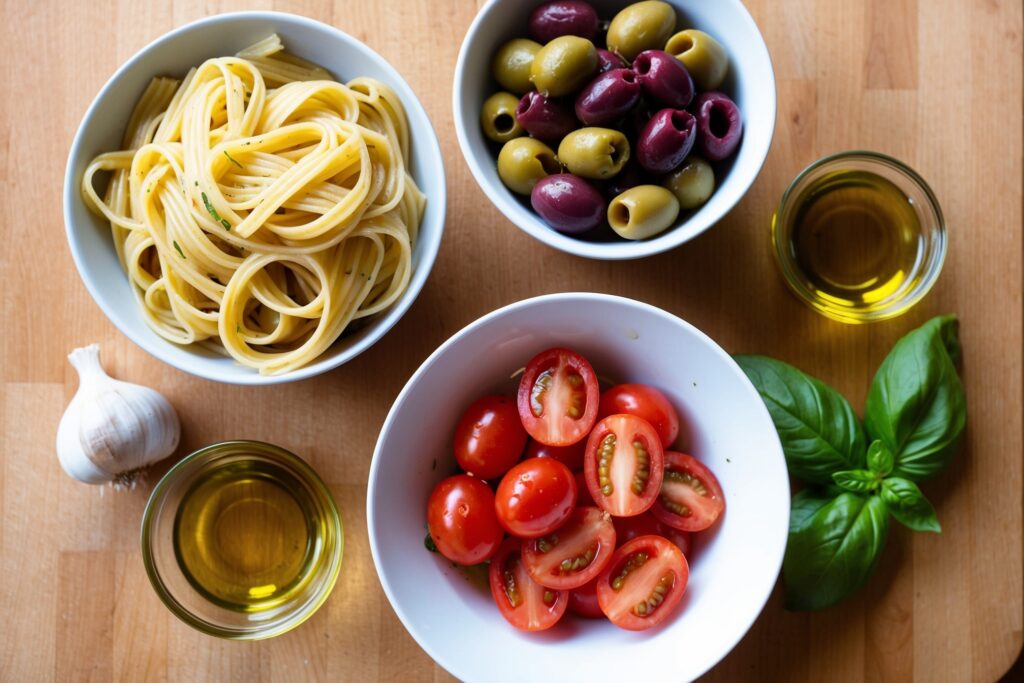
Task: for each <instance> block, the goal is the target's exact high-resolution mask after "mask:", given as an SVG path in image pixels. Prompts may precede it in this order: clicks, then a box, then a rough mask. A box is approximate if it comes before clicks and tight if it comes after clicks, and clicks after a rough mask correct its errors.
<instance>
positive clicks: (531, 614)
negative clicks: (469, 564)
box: [487, 538, 569, 631]
mask: <svg viewBox="0 0 1024 683" xmlns="http://www.w3.org/2000/svg"><path fill="white" fill-rule="evenodd" d="M521 544H522V541H520V540H519V539H516V538H508V539H506V540H505V542H504V543H503V544H502V545H501V549H500V550H498V554H497V555H495V556H494V558H493V559H492V560H491V564H490V567H488V569H487V576H488V579H489V580H490V584H491V596H492V597H493V598H494V602H495V604H497V605H498V609H499V610H501V616H503V617H505V619H506V621H508V623H510V624H512V625H513V626H515V627H516V628H518V629H521V630H523V631H543V630H544V629H546V628H551V627H552V626H554V625H555V624H556V623H558V620H559V619H561V618H562V615H563V614H565V608H566V607H567V606H568V604H569V593H568V592H567V591H560V590H554V589H551V588H545V587H544V586H542V585H540V584H539V583H536V582H535V581H534V580H533V579H531V578H530V574H529V573H528V572H527V571H526V567H525V566H523V561H522V557H521V551H520V546H521Z"/></svg>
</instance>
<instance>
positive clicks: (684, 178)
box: [662, 154, 715, 209]
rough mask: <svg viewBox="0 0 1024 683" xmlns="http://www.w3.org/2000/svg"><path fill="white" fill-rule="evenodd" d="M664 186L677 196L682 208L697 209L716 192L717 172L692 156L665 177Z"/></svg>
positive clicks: (694, 155) (709, 165)
mask: <svg viewBox="0 0 1024 683" xmlns="http://www.w3.org/2000/svg"><path fill="white" fill-rule="evenodd" d="M662 185H664V186H665V187H667V188H668V189H669V190H671V191H672V194H674V195H675V196H676V199H678V200H679V206H680V208H683V209H696V208H697V207H698V206H701V205H702V204H703V203H704V202H706V201H707V200H708V198H709V197H711V194H712V193H713V192H714V191H715V172H714V171H712V170H711V164H709V163H708V162H706V161H704V160H703V159H702V158H700V157H699V156H697V155H696V154H691V155H690V156H688V157H687V158H686V161H685V162H684V163H683V165H682V166H680V167H679V168H678V169H677V170H675V171H672V172H671V173H669V174H668V175H667V176H665V180H664V181H663V182H662Z"/></svg>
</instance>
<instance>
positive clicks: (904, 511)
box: [882, 477, 942, 534]
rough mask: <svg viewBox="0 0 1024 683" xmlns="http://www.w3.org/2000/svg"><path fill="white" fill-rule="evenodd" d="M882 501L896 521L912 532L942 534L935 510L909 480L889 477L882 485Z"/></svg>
mask: <svg viewBox="0 0 1024 683" xmlns="http://www.w3.org/2000/svg"><path fill="white" fill-rule="evenodd" d="M882 500H884V501H885V502H886V504H887V505H888V506H889V512H891V513H892V516H893V517H895V518H896V521H897V522H899V523H900V524H902V525H903V526H905V527H908V528H910V529H913V530H914V531H932V532H934V533H936V534H939V533H942V526H941V525H940V524H939V518H938V517H937V516H936V515H935V508H933V507H932V504H931V503H929V502H928V499H927V498H925V497H924V494H923V493H921V489H919V488H917V484H915V483H914V482H912V481H910V480H909V479H903V478H901V477H891V478H889V479H886V480H885V481H884V482H883V483H882Z"/></svg>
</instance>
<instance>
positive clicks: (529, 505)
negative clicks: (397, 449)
mask: <svg viewBox="0 0 1024 683" xmlns="http://www.w3.org/2000/svg"><path fill="white" fill-rule="evenodd" d="M575 506H576V479H575V478H574V477H573V476H572V472H570V471H569V468H568V467H566V466H565V465H563V464H562V463H560V462H558V461H557V460H552V459H551V458H530V459H528V460H524V461H522V462H521V463H519V464H518V465H516V466H515V467H513V468H512V469H510V470H509V471H508V473H507V474H505V476H504V477H503V478H502V480H501V483H499V484H498V491H497V494H496V495H495V497H494V509H495V511H496V512H497V514H498V521H499V522H500V523H501V525H502V526H503V527H505V530H506V531H508V532H509V533H510V534H513V535H515V536H519V537H520V538H537V537H538V536H543V535H545V534H549V533H551V532H552V531H554V530H555V529H557V528H558V527H559V526H561V525H562V523H563V522H564V521H565V520H566V519H568V517H569V515H570V514H572V509H573V508H574V507H575Z"/></svg>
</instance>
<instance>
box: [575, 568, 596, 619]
mask: <svg viewBox="0 0 1024 683" xmlns="http://www.w3.org/2000/svg"><path fill="white" fill-rule="evenodd" d="M569 611H570V612H572V613H573V614H575V615H576V616H578V617H583V618H584V619H603V618H604V612H602V611H601V605H600V604H598V602H597V579H596V578H595V579H594V580H592V581H589V582H587V583H585V584H583V585H582V586H580V587H579V588H573V589H572V590H571V591H569Z"/></svg>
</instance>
